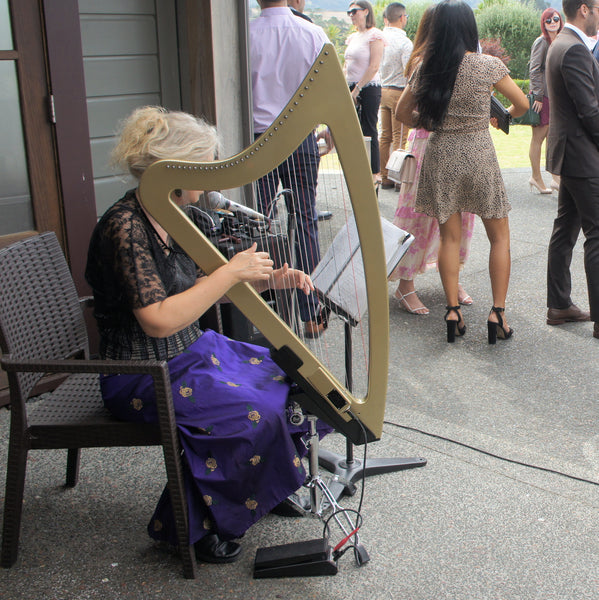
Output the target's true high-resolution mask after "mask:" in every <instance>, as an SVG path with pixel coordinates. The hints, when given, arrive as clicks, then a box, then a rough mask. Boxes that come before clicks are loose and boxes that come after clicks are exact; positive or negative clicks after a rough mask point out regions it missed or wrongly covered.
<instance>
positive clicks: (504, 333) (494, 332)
mask: <svg viewBox="0 0 599 600" xmlns="http://www.w3.org/2000/svg"><path fill="white" fill-rule="evenodd" d="M504 311H505V308H502V307H498V306H492V307H491V313H495V314H496V315H497V321H498V322H497V323H495V321H487V331H488V340H489V344H494V343H495V342H496V341H497V338H499V339H500V340H507V339H509V338H511V337H512V334H513V333H514V330H513V329H512V328H511V327H508V328H507V329H505V327H504V326H503V317H502V316H501V313H502V312H504ZM489 316H491V314H489Z"/></svg>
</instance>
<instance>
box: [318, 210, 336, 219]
mask: <svg viewBox="0 0 599 600" xmlns="http://www.w3.org/2000/svg"><path fill="white" fill-rule="evenodd" d="M332 218H333V213H332V212H331V211H330V210H319V211H318V220H319V221H328V220H329V219H332Z"/></svg>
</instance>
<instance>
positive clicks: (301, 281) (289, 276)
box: [270, 263, 314, 296]
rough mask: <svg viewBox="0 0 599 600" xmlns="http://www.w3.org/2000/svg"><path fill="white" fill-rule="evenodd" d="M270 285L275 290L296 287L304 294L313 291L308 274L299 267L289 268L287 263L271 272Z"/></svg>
mask: <svg viewBox="0 0 599 600" xmlns="http://www.w3.org/2000/svg"><path fill="white" fill-rule="evenodd" d="M270 287H271V288H273V289H275V290H281V289H290V288H297V289H300V290H302V291H303V292H304V294H306V296H307V295H308V294H310V293H311V292H313V291H314V284H313V283H312V280H311V279H310V276H309V275H307V274H306V273H304V272H303V271H300V270H299V269H290V268H289V265H288V264H287V263H285V264H284V265H283V266H282V267H281V268H280V269H275V270H274V271H273V272H272V276H271V279H270Z"/></svg>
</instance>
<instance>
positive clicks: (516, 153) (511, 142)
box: [321, 125, 545, 170]
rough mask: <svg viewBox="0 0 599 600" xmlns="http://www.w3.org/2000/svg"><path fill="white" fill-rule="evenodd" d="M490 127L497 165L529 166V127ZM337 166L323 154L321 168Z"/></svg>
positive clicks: (503, 167) (336, 163)
mask: <svg viewBox="0 0 599 600" xmlns="http://www.w3.org/2000/svg"><path fill="white" fill-rule="evenodd" d="M490 129H491V137H492V138H493V143H494V144H495V151H496V152H497V158H498V159H499V166H500V167H501V168H502V169H510V168H518V167H520V168H526V167H529V166H530V162H529V161H528V147H529V145H530V137H531V131H530V130H531V128H530V127H529V126H527V125H513V126H512V127H510V133H509V134H508V135H505V133H503V131H500V130H498V129H494V128H493V127H491V128H490ZM544 156H545V145H544V144H543V149H542V151H541V168H542V167H543V166H544V162H545V161H544ZM338 168H339V163H338V162H337V155H336V154H335V153H332V154H330V155H328V156H323V157H322V161H321V169H324V170H329V169H332V170H336V169H338Z"/></svg>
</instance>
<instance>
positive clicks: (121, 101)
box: [87, 94, 160, 138]
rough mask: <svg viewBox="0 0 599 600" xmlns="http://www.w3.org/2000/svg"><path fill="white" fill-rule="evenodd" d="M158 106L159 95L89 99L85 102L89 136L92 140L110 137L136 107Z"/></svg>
mask: <svg viewBox="0 0 599 600" xmlns="http://www.w3.org/2000/svg"><path fill="white" fill-rule="evenodd" d="M148 104H152V105H156V104H160V95H159V94H138V95H135V96H108V97H106V98H90V99H89V100H88V101H87V114H88V117H89V134H90V136H91V137H92V138H97V137H107V136H111V135H113V134H114V133H115V131H116V130H117V127H118V124H119V122H120V121H122V120H123V119H124V118H125V117H126V116H128V115H129V114H131V112H132V111H133V109H135V108H137V107H138V106H146V105H148Z"/></svg>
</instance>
